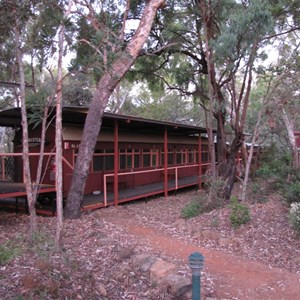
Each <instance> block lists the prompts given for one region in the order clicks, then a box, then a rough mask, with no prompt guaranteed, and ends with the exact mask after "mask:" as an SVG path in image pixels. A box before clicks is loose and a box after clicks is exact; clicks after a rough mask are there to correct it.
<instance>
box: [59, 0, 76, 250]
mask: <svg viewBox="0 0 300 300" xmlns="http://www.w3.org/2000/svg"><path fill="white" fill-rule="evenodd" d="M72 6H73V1H72V0H70V1H69V4H68V8H67V10H66V12H65V14H64V18H67V17H68V16H69V15H70V13H71V8H72ZM58 37H59V41H58V47H59V54H58V62H57V87H56V119H55V146H56V147H55V148H56V152H55V165H56V173H55V185H56V215H57V222H56V234H55V247H56V249H57V250H58V249H59V248H60V239H61V231H62V228H63V171H62V168H63V166H62V159H63V155H62V81H63V75H62V58H63V53H64V39H65V26H64V23H63V21H62V23H61V25H60V26H59V30H58Z"/></svg>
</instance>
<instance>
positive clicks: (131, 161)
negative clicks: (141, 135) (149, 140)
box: [120, 149, 140, 170]
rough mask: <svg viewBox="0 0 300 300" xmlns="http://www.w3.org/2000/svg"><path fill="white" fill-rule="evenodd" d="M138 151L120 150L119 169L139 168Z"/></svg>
mask: <svg viewBox="0 0 300 300" xmlns="http://www.w3.org/2000/svg"><path fill="white" fill-rule="evenodd" d="M139 155H140V151H139V150H138V149H121V150H120V169H121V170H126V169H133V168H139V166H140V159H139Z"/></svg>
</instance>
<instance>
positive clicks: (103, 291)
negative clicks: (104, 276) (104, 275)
mask: <svg viewBox="0 0 300 300" xmlns="http://www.w3.org/2000/svg"><path fill="white" fill-rule="evenodd" d="M95 287H96V290H97V292H98V293H99V294H100V296H103V297H106V296H107V291H106V288H105V286H104V285H103V284H102V283H96V284H95Z"/></svg>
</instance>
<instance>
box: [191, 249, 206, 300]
mask: <svg viewBox="0 0 300 300" xmlns="http://www.w3.org/2000/svg"><path fill="white" fill-rule="evenodd" d="M203 260H204V257H203V256H202V254H201V253H199V252H194V253H192V254H191V255H190V256H189V266H190V268H191V270H192V300H200V299H201V270H202V268H203Z"/></svg>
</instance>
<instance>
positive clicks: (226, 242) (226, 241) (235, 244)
mask: <svg viewBox="0 0 300 300" xmlns="http://www.w3.org/2000/svg"><path fill="white" fill-rule="evenodd" d="M219 245H220V246H223V247H232V248H234V249H238V248H240V247H241V242H240V240H238V239H235V238H223V237H222V238H220V239H219Z"/></svg>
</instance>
